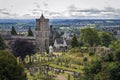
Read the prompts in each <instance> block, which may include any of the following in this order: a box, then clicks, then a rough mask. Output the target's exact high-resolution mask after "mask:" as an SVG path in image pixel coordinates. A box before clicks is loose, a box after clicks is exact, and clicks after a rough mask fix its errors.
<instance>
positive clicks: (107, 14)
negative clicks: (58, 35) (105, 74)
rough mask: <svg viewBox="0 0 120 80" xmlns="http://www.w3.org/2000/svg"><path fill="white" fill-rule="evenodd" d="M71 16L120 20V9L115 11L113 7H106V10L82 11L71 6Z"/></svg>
mask: <svg viewBox="0 0 120 80" xmlns="http://www.w3.org/2000/svg"><path fill="white" fill-rule="evenodd" d="M67 12H68V13H69V15H70V16H71V17H73V18H76V17H78V18H81V17H82V16H83V17H88V18H92V17H98V18H120V9H115V8H112V7H105V8H104V9H96V8H90V9H80V8H77V7H75V6H74V5H71V6H69V7H68V11H67Z"/></svg>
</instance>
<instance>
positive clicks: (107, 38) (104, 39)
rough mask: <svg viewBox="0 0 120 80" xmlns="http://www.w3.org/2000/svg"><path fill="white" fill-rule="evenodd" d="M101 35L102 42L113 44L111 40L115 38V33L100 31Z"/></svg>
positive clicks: (106, 44)
mask: <svg viewBox="0 0 120 80" xmlns="http://www.w3.org/2000/svg"><path fill="white" fill-rule="evenodd" d="M99 36H100V38H101V44H102V45H103V46H106V47H108V46H109V45H110V44H111V42H112V41H113V40H114V37H113V35H112V34H111V33H108V32H100V33H99Z"/></svg>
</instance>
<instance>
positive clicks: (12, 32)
mask: <svg viewBox="0 0 120 80" xmlns="http://www.w3.org/2000/svg"><path fill="white" fill-rule="evenodd" d="M11 34H12V35H17V32H16V30H15V28H14V26H12V29H11Z"/></svg>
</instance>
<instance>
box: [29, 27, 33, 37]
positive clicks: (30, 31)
mask: <svg viewBox="0 0 120 80" xmlns="http://www.w3.org/2000/svg"><path fill="white" fill-rule="evenodd" d="M28 36H33V32H32V30H31V28H29V30H28Z"/></svg>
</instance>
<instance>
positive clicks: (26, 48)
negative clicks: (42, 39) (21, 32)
mask: <svg viewBox="0 0 120 80" xmlns="http://www.w3.org/2000/svg"><path fill="white" fill-rule="evenodd" d="M34 50H35V45H34V44H33V43H32V42H29V41H27V40H24V39H17V40H15V42H14V44H13V45H12V51H13V54H14V55H15V56H16V57H20V58H21V59H22V60H23V59H24V58H25V57H26V55H31V54H34V53H35V51H34Z"/></svg>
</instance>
